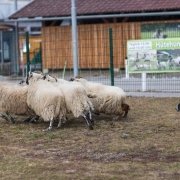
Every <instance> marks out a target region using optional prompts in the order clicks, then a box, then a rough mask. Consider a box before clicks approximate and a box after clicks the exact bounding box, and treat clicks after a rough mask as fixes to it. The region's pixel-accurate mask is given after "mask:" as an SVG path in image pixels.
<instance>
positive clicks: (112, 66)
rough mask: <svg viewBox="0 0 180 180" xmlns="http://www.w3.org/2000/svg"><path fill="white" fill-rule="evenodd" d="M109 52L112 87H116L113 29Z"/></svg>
mask: <svg viewBox="0 0 180 180" xmlns="http://www.w3.org/2000/svg"><path fill="white" fill-rule="evenodd" d="M109 50H110V74H111V86H114V60H113V34H112V28H110V29H109Z"/></svg>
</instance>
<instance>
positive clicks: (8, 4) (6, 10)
mask: <svg viewBox="0 0 180 180" xmlns="http://www.w3.org/2000/svg"><path fill="white" fill-rule="evenodd" d="M16 1H17V9H18V10H19V9H21V8H22V7H23V6H25V5H27V4H28V3H30V2H31V1H32V0H0V20H3V19H7V18H8V16H10V15H11V14H13V13H14V12H15V11H16V9H15V8H16V6H15V2H16Z"/></svg>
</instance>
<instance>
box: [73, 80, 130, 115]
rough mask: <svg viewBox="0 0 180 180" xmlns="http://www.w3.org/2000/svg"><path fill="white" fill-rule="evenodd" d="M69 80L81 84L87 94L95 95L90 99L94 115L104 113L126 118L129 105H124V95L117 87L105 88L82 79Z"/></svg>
mask: <svg viewBox="0 0 180 180" xmlns="http://www.w3.org/2000/svg"><path fill="white" fill-rule="evenodd" d="M71 80H73V81H76V82H79V83H81V84H82V85H83V86H84V87H85V89H86V90H87V91H88V92H91V93H94V94H96V96H97V97H96V98H92V99H91V101H92V104H93V106H94V110H95V113H105V114H111V115H117V116H120V115H122V114H123V113H124V115H123V117H126V116H127V113H128V111H129V105H128V104H126V103H125V100H126V93H125V92H124V91H123V90H122V89H121V88H119V87H115V86H107V85H103V84H100V83H94V82H89V81H87V80H86V79H83V78H75V79H74V78H72V79H71Z"/></svg>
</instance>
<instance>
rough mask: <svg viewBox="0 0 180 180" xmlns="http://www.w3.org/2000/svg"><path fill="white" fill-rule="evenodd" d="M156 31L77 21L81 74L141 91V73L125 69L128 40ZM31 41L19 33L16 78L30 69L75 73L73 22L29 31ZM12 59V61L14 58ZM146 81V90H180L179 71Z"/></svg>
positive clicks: (133, 25)
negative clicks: (71, 24)
mask: <svg viewBox="0 0 180 180" xmlns="http://www.w3.org/2000/svg"><path fill="white" fill-rule="evenodd" d="M171 23H173V22H171ZM155 25H156V24H155ZM155 25H154V26H155ZM151 26H153V23H151ZM142 27H143V28H142ZM168 27H169V26H168ZM158 28H159V27H158ZM161 29H162V30H163V26H161ZM161 32H162V31H161ZM167 32H168V33H167ZM179 32H180V30H179V29H178V28H174V29H173V30H171V29H168V31H167V30H166V31H163V33H164V34H165V35H166V36H164V37H163V38H167V36H168V37H171V34H172V36H173V37H179V36H180V34H179ZM154 33H155V32H154V31H153V28H152V27H151V28H150V29H149V30H148V27H147V26H146V25H144V24H142V23H140V22H128V23H127V22H125V23H106V24H85V25H78V55H79V75H80V76H82V77H84V78H86V79H88V80H91V81H96V82H101V83H104V84H108V85H115V86H119V87H122V88H123V89H124V90H125V91H129V92H140V91H142V90H143V87H142V84H143V83H144V82H143V81H144V79H142V74H129V76H128V77H127V75H126V72H125V68H126V67H125V59H126V57H127V41H128V40H132V39H133V40H136V39H142V38H144V39H145V38H152V36H153V35H154ZM28 41H29V43H27V36H26V34H25V33H24V34H20V35H19V52H18V53H19V59H18V60H17V61H16V66H17V67H18V68H16V69H18V70H17V72H16V75H17V78H19V77H23V76H25V75H26V73H27V70H28V69H31V70H32V71H34V70H42V71H43V72H45V73H47V72H48V73H50V74H53V75H56V76H57V77H59V78H65V79H67V80H68V79H69V78H70V77H73V63H72V41H71V26H54V25H52V26H47V25H46V26H43V27H42V32H41V35H29V36H28ZM2 44H3V43H2ZM27 44H29V47H28V48H29V50H28V48H27ZM10 50H11V48H9V51H10ZM28 51H29V62H30V67H29V68H28V66H27V64H28V63H27V53H28ZM4 52H5V51H4ZM3 63H4V62H3ZM9 63H10V64H11V65H12V64H13V63H15V61H14V60H12V61H10V62H9ZM1 65H2V62H1ZM11 65H10V66H11ZM7 71H8V70H7ZM0 73H1V75H8V76H11V75H12V72H11V70H10V69H9V72H7V73H4V72H3V71H2V70H1V71H0ZM145 85H146V89H145V91H149V92H180V73H179V72H175V73H149V74H146V82H145Z"/></svg>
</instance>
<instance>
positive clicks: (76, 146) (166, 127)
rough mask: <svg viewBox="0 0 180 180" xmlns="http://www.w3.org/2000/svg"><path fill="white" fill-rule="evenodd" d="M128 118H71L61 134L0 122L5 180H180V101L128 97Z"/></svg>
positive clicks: (37, 126) (0, 153)
mask: <svg viewBox="0 0 180 180" xmlns="http://www.w3.org/2000/svg"><path fill="white" fill-rule="evenodd" d="M127 102H128V104H129V105H130V107H131V110H130V112H129V114H128V118H127V119H120V120H118V121H117V120H116V121H115V120H113V117H112V116H105V115H100V116H94V119H95V127H94V130H88V128H87V127H86V124H85V121H84V120H83V119H73V118H70V119H69V120H68V122H67V123H66V124H65V125H64V127H63V128H61V129H56V128H55V127H54V130H53V131H51V132H43V131H42V130H43V129H45V128H46V127H48V125H49V124H47V123H44V122H41V121H40V122H38V123H36V124H31V123H24V122H23V121H22V120H23V119H24V117H17V121H16V123H15V124H11V123H8V122H7V121H5V120H3V119H0V122H1V123H0V177H1V179H3V180H4V179H7V180H10V179H23V180H26V179H43V180H44V179H45V180H46V179H47V180H49V179H53V180H56V179H93V180H94V179H127V180H129V179H133V180H134V179H140V180H141V179H142V180H146V179H147V180H151V179H152V180H154V179H163V180H164V179H171V180H176V179H177V180H179V179H180V112H176V110H175V106H176V104H177V103H178V102H179V99H177V98H145V97H128V99H127Z"/></svg>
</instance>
